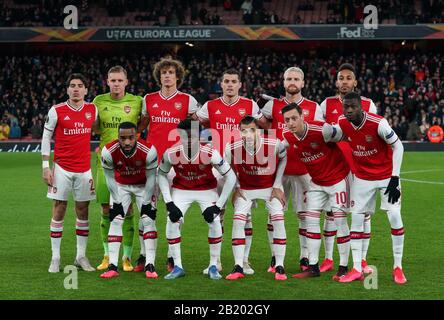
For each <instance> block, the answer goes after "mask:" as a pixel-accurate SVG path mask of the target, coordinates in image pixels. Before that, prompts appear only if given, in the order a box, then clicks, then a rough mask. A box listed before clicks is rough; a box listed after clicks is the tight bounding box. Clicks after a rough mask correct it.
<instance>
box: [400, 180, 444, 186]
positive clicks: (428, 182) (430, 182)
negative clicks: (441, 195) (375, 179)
mask: <svg viewBox="0 0 444 320" xmlns="http://www.w3.org/2000/svg"><path fill="white" fill-rule="evenodd" d="M401 181H408V182H417V183H426V184H443V185H444V182H435V181H423V180H413V179H401Z"/></svg>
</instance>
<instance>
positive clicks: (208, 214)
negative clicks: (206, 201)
mask: <svg viewBox="0 0 444 320" xmlns="http://www.w3.org/2000/svg"><path fill="white" fill-rule="evenodd" d="M219 213H220V208H219V207H218V206H216V205H214V206H211V207H208V208H206V209H205V210H204V212H202V215H203V217H204V219H205V221H206V222H208V223H211V222H213V221H214V215H217V214H219Z"/></svg>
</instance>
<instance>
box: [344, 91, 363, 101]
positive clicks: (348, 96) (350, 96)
mask: <svg viewBox="0 0 444 320" xmlns="http://www.w3.org/2000/svg"><path fill="white" fill-rule="evenodd" d="M345 99H347V100H351V99H356V100H358V102H359V104H361V96H360V95H359V93H357V92H354V91H351V92H349V93H347V94H346V95H345V96H344V98H343V99H342V100H345Z"/></svg>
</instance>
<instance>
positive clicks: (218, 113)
mask: <svg viewBox="0 0 444 320" xmlns="http://www.w3.org/2000/svg"><path fill="white" fill-rule="evenodd" d="M221 87H222V97H220V98H217V99H214V100H211V101H208V102H206V103H205V104H204V105H203V106H202V108H200V109H199V111H198V112H197V114H196V115H197V117H198V119H199V121H200V123H201V124H202V125H203V126H204V127H207V128H210V129H211V137H212V140H211V142H212V145H213V147H214V149H216V150H217V151H219V153H220V154H224V149H225V146H226V145H227V143H231V142H232V141H233V140H240V130H239V125H240V122H241V120H242V118H244V117H245V116H247V115H250V116H253V117H254V118H255V119H257V120H258V121H259V123H262V122H263V121H265V119H264V118H263V116H262V114H261V112H260V109H259V106H258V105H257V104H256V102H254V101H253V100H251V99H247V98H244V97H241V96H239V90H240V88H241V87H242V82H241V76H240V73H239V71H237V70H235V69H228V70H226V71H224V73H223V74H222V81H221ZM213 173H214V175H215V176H216V177H217V179H218V192H221V190H222V186H223V184H224V183H223V182H224V179H223V178H222V177H221V175H220V174H219V173H218V172H217V170H213ZM224 211H225V208H221V213H220V222H221V225H222V233H223V230H224V228H223V226H224V224H223V223H224ZM252 236H253V225H252V222H251V217H250V216H249V220H248V221H247V223H246V224H245V252H244V262H243V270H244V273H245V274H253V273H254V270H253V269H252V268H251V266H250V264H249V262H248V257H249V253H250V248H251V241H252ZM217 266H218V270H219V271H221V270H222V266H221V263H220V261H218V263H217ZM203 273H204V274H208V268H207V269H205V270H203Z"/></svg>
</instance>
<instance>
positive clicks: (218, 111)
mask: <svg viewBox="0 0 444 320" xmlns="http://www.w3.org/2000/svg"><path fill="white" fill-rule="evenodd" d="M221 113H222V112H220V110H217V111H216V112H215V113H214V114H221Z"/></svg>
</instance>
